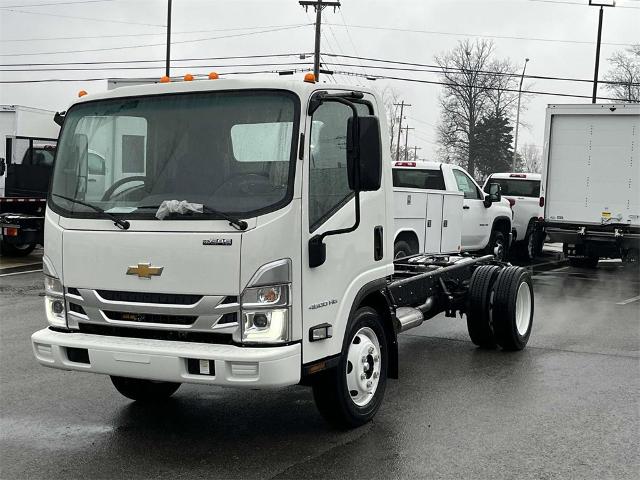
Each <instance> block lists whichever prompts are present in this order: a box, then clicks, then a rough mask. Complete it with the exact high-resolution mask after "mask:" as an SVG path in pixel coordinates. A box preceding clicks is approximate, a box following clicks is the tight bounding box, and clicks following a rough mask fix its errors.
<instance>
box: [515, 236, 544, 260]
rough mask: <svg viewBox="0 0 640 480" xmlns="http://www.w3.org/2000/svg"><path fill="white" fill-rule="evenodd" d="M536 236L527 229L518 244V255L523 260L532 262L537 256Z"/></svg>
mask: <svg viewBox="0 0 640 480" xmlns="http://www.w3.org/2000/svg"><path fill="white" fill-rule="evenodd" d="M538 248H539V247H538V235H536V232H535V231H534V230H533V229H532V228H529V229H528V230H527V233H526V235H525V237H524V240H522V242H518V253H519V254H520V257H521V258H522V259H523V260H526V261H527V262H532V261H533V260H535V258H536V256H537V255H538Z"/></svg>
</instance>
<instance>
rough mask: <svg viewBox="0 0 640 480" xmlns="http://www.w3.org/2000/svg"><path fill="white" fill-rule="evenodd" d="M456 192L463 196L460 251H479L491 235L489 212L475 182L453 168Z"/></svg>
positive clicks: (461, 171)
mask: <svg viewBox="0 0 640 480" xmlns="http://www.w3.org/2000/svg"><path fill="white" fill-rule="evenodd" d="M453 176H454V178H455V180H456V184H457V186H458V190H460V191H461V192H462V193H463V194H464V200H463V202H462V249H463V250H479V249H482V248H484V247H485V246H486V244H487V243H488V241H489V235H490V233H491V225H489V212H488V209H487V208H486V207H485V206H484V195H483V193H482V192H481V191H480V187H478V185H476V182H474V181H473V179H472V178H471V177H470V176H469V175H468V174H467V173H466V172H464V171H463V170H461V169H459V168H453Z"/></svg>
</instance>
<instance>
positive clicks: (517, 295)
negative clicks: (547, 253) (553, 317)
mask: <svg viewBox="0 0 640 480" xmlns="http://www.w3.org/2000/svg"><path fill="white" fill-rule="evenodd" d="M491 318H492V320H493V332H494V335H495V338H496V341H497V343H498V345H500V346H501V347H502V348H503V349H504V350H522V349H523V348H524V347H526V345H527V342H528V341H529V336H530V335H531V327H532V325H533V286H532V282H531V275H530V274H529V272H528V271H527V270H526V269H524V268H522V267H506V268H504V269H502V271H501V272H500V273H499V274H498V278H497V279H496V283H495V285H494V287H493V308H492V310H491Z"/></svg>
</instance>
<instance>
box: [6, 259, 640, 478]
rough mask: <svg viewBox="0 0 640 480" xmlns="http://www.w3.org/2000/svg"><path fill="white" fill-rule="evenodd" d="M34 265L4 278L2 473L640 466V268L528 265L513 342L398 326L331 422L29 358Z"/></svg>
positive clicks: (307, 401)
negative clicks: (371, 406) (355, 397)
mask: <svg viewBox="0 0 640 480" xmlns="http://www.w3.org/2000/svg"><path fill="white" fill-rule="evenodd" d="M41 276H42V274H41V273H25V274H18V275H11V276H5V277H0V313H1V315H0V317H1V320H0V414H1V417H0V477H2V478H63V477H64V478H69V479H74V478H158V477H168V478H172V479H179V478H420V477H422V478H488V477H492V478H545V479H549V478H594V479H602V478H615V479H624V478H637V474H638V471H640V451H639V448H638V445H639V441H640V433H639V432H640V408H639V406H640V401H639V399H640V395H639V394H640V279H639V278H638V275H637V274H630V273H628V272H625V271H623V269H622V268H621V266H620V264H619V263H617V262H602V263H601V265H600V267H599V268H598V269H597V270H580V269H575V268H571V267H568V266H558V267H557V268H555V269H553V270H547V271H543V272H539V273H536V274H535V276H534V289H535V295H536V296H535V310H536V311H535V320H534V326H533V333H532V337H531V340H530V342H529V346H528V347H527V348H526V349H525V350H524V351H522V352H515V353H514V352H509V353H507V352H502V351H499V350H489V351H486V350H480V349H477V348H475V347H474V345H473V344H471V343H470V341H469V339H468V336H467V334H466V324H465V321H464V319H459V318H458V319H448V318H444V317H442V316H440V317H436V318H435V319H433V320H431V321H429V322H427V323H425V324H424V325H422V326H421V327H419V328H417V329H414V330H411V331H409V332H407V333H406V334H402V335H401V336H400V340H399V343H400V362H401V363H400V379H399V380H391V381H390V382H389V384H388V387H387V392H386V396H385V400H384V403H383V405H382V408H381V409H380V411H379V412H378V415H377V416H376V418H375V419H374V421H373V422H371V423H369V424H367V425H365V426H364V427H361V428H359V429H356V430H352V431H349V432H346V433H345V432H338V431H334V430H331V429H330V428H328V427H327V426H326V425H325V423H324V422H323V420H322V419H321V418H320V416H319V414H318V413H317V412H316V409H315V406H314V404H313V399H312V396H311V392H310V390H308V389H306V388H304V387H291V388H287V389H283V390H278V391H238V390H231V389H222V388H212V387H201V386H187V385H183V386H182V387H181V389H180V390H178V392H177V393H176V394H175V396H174V397H172V398H171V399H170V400H169V401H168V402H167V403H165V404H163V405H161V406H156V407H142V406H139V405H136V404H134V403H132V402H130V401H129V400H127V399H125V398H124V397H121V396H120V395H119V394H118V393H117V392H116V391H115V389H114V388H113V387H112V386H111V383H110V381H109V379H108V378H107V377H103V376H97V375H91V374H80V373H70V372H63V371H59V370H52V369H47V368H44V367H40V366H39V365H37V363H36V361H35V360H34V359H33V356H32V352H31V346H30V342H29V336H30V335H31V333H32V332H34V331H35V330H37V329H39V328H42V327H43V326H44V319H43V312H42V298H41V297H40V294H41V291H42V289H41V283H42V278H41Z"/></svg>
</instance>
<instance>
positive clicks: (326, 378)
mask: <svg viewBox="0 0 640 480" xmlns="http://www.w3.org/2000/svg"><path fill="white" fill-rule="evenodd" d="M387 345H388V343H387V338H386V336H385V332H384V328H383V327H382V323H381V318H380V315H379V314H378V312H376V311H375V310H374V309H372V308H370V307H363V308H360V309H358V310H357V311H356V313H355V315H354V317H353V320H352V321H351V322H350V324H349V327H348V328H347V335H346V338H345V342H344V345H343V347H342V354H341V355H340V361H339V363H338V366H337V367H335V368H332V369H330V370H326V371H324V372H320V373H317V374H315V375H314V376H313V377H312V379H311V380H312V388H313V398H314V400H315V402H316V406H317V407H318V410H319V411H320V414H321V415H322V416H323V417H324V419H325V420H327V422H329V423H330V424H331V425H333V426H334V427H337V428H340V429H348V428H355V427H359V426H361V425H363V424H365V423H367V422H368V421H369V420H371V419H372V418H373V417H374V415H375V414H376V412H377V411H378V408H380V405H381V403H382V399H383V397H384V391H385V388H386V384H387V365H388V348H387Z"/></svg>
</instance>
